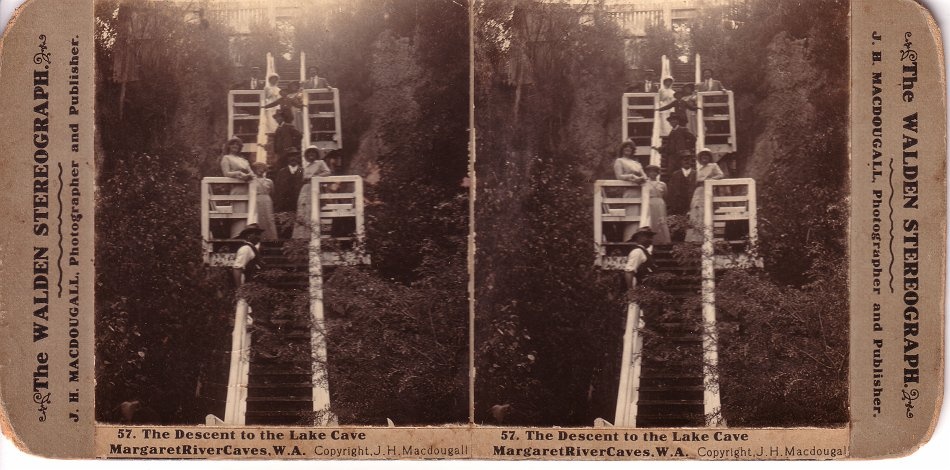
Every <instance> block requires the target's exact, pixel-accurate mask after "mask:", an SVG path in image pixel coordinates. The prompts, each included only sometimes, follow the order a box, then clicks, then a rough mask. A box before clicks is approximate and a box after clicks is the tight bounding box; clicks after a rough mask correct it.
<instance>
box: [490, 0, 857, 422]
mask: <svg viewBox="0 0 950 470" xmlns="http://www.w3.org/2000/svg"><path fill="white" fill-rule="evenodd" d="M800 3H801V2H795V1H782V2H766V1H757V0H752V1H748V2H735V3H733V4H730V5H728V6H726V7H719V6H707V7H704V10H703V12H702V13H701V16H700V18H699V19H698V20H697V23H694V24H692V25H691V26H692V27H691V28H690V34H691V35H692V45H691V49H692V50H695V51H696V52H699V53H701V54H702V55H703V64H704V66H707V67H712V68H714V69H716V70H717V71H718V73H717V76H716V78H719V79H721V80H723V81H724V83H725V84H726V86H728V87H729V88H730V89H733V90H734V91H735V94H736V98H737V107H738V110H737V114H738V116H739V119H740V122H739V129H738V133H739V138H740V142H739V148H740V149H741V151H742V152H745V153H743V154H740V155H739V157H740V159H739V161H740V163H741V165H740V168H739V170H740V174H741V172H745V173H746V174H748V175H750V176H753V177H755V178H757V189H758V201H759V216H760V218H759V238H760V240H759V242H760V244H759V245H760V246H758V247H757V249H758V250H759V253H761V254H762V256H763V258H764V260H765V262H766V269H765V270H760V271H753V272H739V271H737V272H735V273H729V274H722V275H723V276H724V277H723V278H722V279H720V281H721V284H720V285H719V287H718V288H717V297H718V298H719V299H721V300H720V301H721V302H722V304H721V305H720V308H721V309H722V311H723V312H724V313H723V314H722V315H724V316H725V317H724V319H723V323H722V325H721V327H722V328H723V331H726V332H724V333H723V334H722V340H723V345H722V346H721V348H722V349H721V350H722V358H723V359H722V361H721V366H722V369H721V375H722V378H721V379H722V381H721V385H722V387H723V390H724V392H723V393H724V410H723V412H724V414H725V415H726V417H727V419H729V420H730V421H729V422H730V424H733V423H743V424H748V425H756V426H763V425H781V423H796V424H811V425H818V424H831V423H841V422H843V421H844V420H846V416H847V415H846V413H847V399H846V396H847V395H846V393H843V391H845V390H846V387H847V382H846V371H847V365H846V362H844V360H845V359H844V358H846V352H847V341H846V338H847V311H848V309H847V296H846V292H847V290H846V285H845V284H844V283H843V281H841V280H842V279H844V274H843V273H845V272H846V271H845V269H846V268H845V266H846V263H845V262H844V260H845V259H846V258H845V252H846V250H845V248H844V247H845V245H844V226H843V225H842V221H844V220H846V217H845V216H844V214H845V213H846V212H845V208H846V207H847V206H846V199H845V197H846V189H845V188H846V185H845V182H846V176H847V152H846V148H845V145H846V142H847V134H846V128H845V127H844V126H845V125H846V124H845V123H846V119H845V116H846V112H847V87H846V85H847V75H846V73H847V72H846V70H847V55H846V54H847V38H846V37H845V36H844V34H845V32H846V28H844V27H843V25H845V24H846V22H844V21H843V19H844V18H845V15H846V14H847V7H846V5H845V4H844V3H842V2H838V1H835V0H811V1H809V2H806V3H807V4H808V5H810V6H811V7H812V8H815V9H817V10H816V11H823V12H825V14H824V15H822V17H821V18H819V19H814V18H808V19H806V18H804V15H801V11H803V10H802V9H801V8H802V7H801V5H800ZM477 8H478V10H477V12H476V15H477V16H476V20H477V21H476V30H475V40H476V44H475V45H476V47H475V62H476V63H475V66H476V72H475V73H476V76H475V81H476V85H475V87H476V88H475V90H476V91H475V93H476V94H475V100H476V103H475V106H476V109H477V110H478V113H477V115H476V127H477V129H478V139H477V141H476V145H477V160H476V171H477V176H478V188H477V198H476V207H475V211H476V213H475V216H476V233H477V239H476V244H477V251H476V266H475V267H476V271H475V281H476V298H477V299H478V302H477V303H476V345H477V351H476V368H477V370H478V375H477V377H476V391H475V393H476V410H475V411H476V420H477V421H492V420H494V421H496V422H497V420H498V417H497V416H494V415H493V414H492V413H491V412H490V410H491V409H492V407H498V406H503V405H510V406H509V407H508V408H506V409H508V410H510V412H509V414H508V417H506V419H507V420H508V421H510V422H514V423H516V424H532V425H546V424H558V425H575V424H576V425H589V424H590V423H591V422H592V421H593V420H594V418H597V417H606V418H609V417H611V416H612V411H613V405H614V399H615V397H616V381H617V370H618V359H619V355H620V350H619V349H620V341H621V340H620V332H621V331H622V328H623V325H622V322H623V317H622V315H623V307H622V306H623V302H624V300H625V299H624V297H623V295H622V294H623V289H622V288H621V287H620V283H619V280H617V279H616V278H614V277H612V276H613V275H610V274H607V273H598V272H597V271H596V269H595V268H594V267H593V266H592V254H593V244H592V243H591V242H590V241H589V240H590V232H591V229H590V207H591V203H592V201H591V194H590V192H591V191H590V189H591V183H592V180H593V179H597V178H610V176H609V172H608V168H609V164H610V162H611V161H612V160H613V157H614V155H615V147H614V142H617V141H618V140H619V132H614V130H619V128H620V123H619V119H617V117H619V114H620V113H619V110H616V109H614V108H612V107H611V103H614V102H616V101H617V98H618V97H619V96H620V94H621V93H622V90H621V89H619V87H620V85H621V84H622V83H623V80H622V67H623V60H622V55H621V54H622V51H621V50H620V45H621V44H622V41H621V39H620V36H619V34H618V32H617V31H616V29H613V27H612V26H611V24H610V20H609V19H607V18H606V17H605V16H603V15H602V12H600V11H599V10H598V9H597V7H596V6H595V7H592V9H590V10H588V11H585V12H580V11H578V10H576V9H572V8H568V7H566V6H565V5H562V4H557V3H553V2H550V3H549V2H545V3H538V2H528V1H524V2H515V4H514V5H513V6H512V4H511V2H492V1H486V2H481V3H480V4H479V5H478V7H477ZM582 14H583V15H584V16H583V18H584V19H583V20H581V16H582ZM594 26H597V28H596V29H595V28H594ZM819 47H820V48H821V49H819ZM676 48H677V44H676V37H675V35H674V34H672V33H669V32H660V31H654V34H653V35H652V36H651V38H649V39H647V40H646V41H645V42H643V43H641V45H640V51H639V54H638V55H639V56H640V57H641V58H644V57H647V56H649V57H653V56H656V58H655V59H650V58H645V59H643V60H647V61H649V63H650V64H651V65H649V66H651V67H656V64H659V55H662V54H666V55H673V54H675V51H676ZM819 51H822V52H819ZM513 64H514V65H513ZM525 64H526V65H525ZM511 70H515V71H518V70H529V71H530V73H523V72H517V73H511V72H510V71H511ZM803 195H807V197H803ZM819 280H821V281H822V282H823V283H822V284H821V285H820V286H819V285H818V284H817V283H818V282H819ZM833 280H837V281H833ZM658 282H659V281H658ZM789 284H791V285H789ZM743 286H746V287H748V288H749V289H752V288H756V289H762V290H761V291H757V292H755V293H754V294H753V293H751V291H745V290H742V287H743ZM720 290H721V291H722V293H721V295H720ZM651 292H652V293H653V294H654V295H650V293H649V292H647V291H646V290H643V291H642V292H640V293H639V295H640V297H641V298H640V299H639V300H638V301H642V302H646V303H650V302H652V305H653V308H654V309H657V310H661V311H668V312H671V313H677V312H680V311H682V310H692V309H694V308H697V307H698V305H696V302H692V303H690V302H686V303H682V302H680V301H678V300H676V299H673V298H671V297H670V296H668V295H662V292H660V291H658V290H656V289H653V290H651ZM753 296H755V299H752V297H753ZM832 297H833V299H832V300H831V301H829V300H828V299H829V298H832ZM743 299H747V300H750V301H752V300H754V302H752V303H750V304H748V305H745V306H743ZM819 307H820V308H819ZM774 308H782V309H784V310H783V311H785V312H789V314H788V315H787V317H788V320H787V322H798V323H796V329H795V331H796V333H795V334H791V335H781V336H776V333H775V332H774V331H772V332H771V333H770V334H771V335H772V336H768V337H766V336H765V334H766V331H768V330H769V328H770V327H771V326H774V325H775V324H776V323H775V320H774V319H773V318H772V316H773V314H772V312H771V311H770V309H774ZM811 312H817V313H811ZM814 315H818V317H815V316H814ZM800 319H805V320H806V321H805V322H804V323H802V322H801V321H800ZM819 319H820V321H817V320H819ZM783 321H784V320H783ZM787 322H786V323H782V325H786V324H787ZM806 324H807V325H809V326H810V329H809V330H808V331H804V330H802V329H801V328H802V327H803V326H804V325H806ZM765 325H769V326H765ZM789 327H791V326H789ZM735 332H741V334H737V333H735ZM647 336H649V335H647ZM767 340H768V341H767ZM762 341H767V343H766V344H770V345H774V347H773V351H770V352H769V355H768V357H770V358H778V357H779V356H782V355H784V356H783V357H782V360H781V361H780V362H777V363H776V369H775V373H777V374H780V376H781V377H783V378H788V377H794V378H796V380H797V381H796V383H795V386H794V388H790V389H788V390H786V391H784V392H782V393H784V394H782V393H778V391H775V389H774V387H773V385H774V383H777V382H778V381H777V380H776V379H775V376H774V375H770V374H771V372H769V369H768V368H767V367H761V362H760V360H761V358H760V357H753V355H754V351H751V350H748V349H747V350H746V351H747V352H748V353H745V352H743V350H742V349H741V348H743V347H745V348H753V345H755V344H758V343H759V342H762ZM799 351H809V353H810V354H811V353H812V352H817V354H820V356H818V355H816V356H815V357H816V358H819V357H820V364H821V367H825V366H828V367H827V368H825V369H823V370H822V371H821V372H820V373H817V374H815V375H814V376H813V375H811V374H810V372H809V371H810V370H811V369H812V368H813V367H815V366H816V364H818V363H819V362H816V361H814V360H812V359H811V358H809V357H808V356H807V355H806V354H802V353H797V352H799ZM773 352H774V354H773ZM793 352H796V354H792V353H793ZM839 359H840V360H839ZM836 361H837V362H836ZM832 364H833V366H831V365H832ZM749 371H755V372H754V373H755V374H757V375H756V376H755V377H754V379H749V377H748V376H749V374H750V372H749ZM743 380H744V381H745V382H742V381H743ZM740 382H741V383H740ZM770 387H772V388H770ZM820 387H824V388H823V390H822V394H820V395H810V394H812V393H817V392H818V389H819V388H820ZM760 389H761V390H762V393H764V394H765V395H764V396H765V397H766V398H767V401H766V402H763V403H761V406H759V407H757V408H755V407H747V406H745V405H744V404H746V403H753V402H755V401H756V400H757V399H758V396H757V395H756V393H758V390H760ZM780 396H781V397H784V398H785V399H787V400H789V402H790V403H801V404H802V405H800V406H803V407H804V406H806V405H804V404H805V403H806V401H807V400H808V399H809V397H811V396H821V397H823V398H827V400H825V401H823V403H822V404H821V405H819V406H813V407H811V409H809V410H807V411H804V412H792V411H790V410H791V407H786V406H780V405H779V404H778V403H777V401H778V399H779V398H778V397H780ZM842 417H844V419H842ZM506 422H507V421H506Z"/></svg>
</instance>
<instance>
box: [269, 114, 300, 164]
mask: <svg viewBox="0 0 950 470" xmlns="http://www.w3.org/2000/svg"><path fill="white" fill-rule="evenodd" d="M274 119H276V120H277V123H278V126H277V130H276V131H274V154H275V155H276V157H277V161H276V162H274V167H275V168H283V167H284V166H285V165H287V149H289V148H297V149H299V148H300V142H301V140H302V139H303V134H301V133H300V131H299V130H297V128H296V127H295V126H294V114H293V113H290V112H282V111H277V112H276V113H274Z"/></svg>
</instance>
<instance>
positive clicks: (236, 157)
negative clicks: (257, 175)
mask: <svg viewBox="0 0 950 470" xmlns="http://www.w3.org/2000/svg"><path fill="white" fill-rule="evenodd" d="M243 148H244V142H242V141H241V139H239V138H237V137H232V138H231V139H230V140H228V141H227V143H225V144H224V149H223V153H224V155H222V156H221V174H222V175H223V176H226V177H228V178H237V179H239V180H242V181H250V180H251V179H252V178H254V174H253V173H252V172H251V164H250V163H249V162H248V161H247V159H246V158H244V155H242V153H241V150H242V149H243ZM230 186H231V191H230V194H231V195H238V194H247V185H246V184H232V185H230ZM231 211H232V212H233V213H235V214H243V213H247V211H248V207H247V202H243V201H238V202H235V201H232V202H231ZM245 226H247V220H246V219H234V220H233V221H232V222H231V238H238V235H239V234H240V233H241V231H242V230H244V227H245Z"/></svg>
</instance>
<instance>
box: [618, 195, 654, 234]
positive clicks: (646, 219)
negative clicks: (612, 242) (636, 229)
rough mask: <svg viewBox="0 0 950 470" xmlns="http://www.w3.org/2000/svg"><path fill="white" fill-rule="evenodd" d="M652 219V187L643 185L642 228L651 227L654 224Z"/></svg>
mask: <svg viewBox="0 0 950 470" xmlns="http://www.w3.org/2000/svg"><path fill="white" fill-rule="evenodd" d="M650 217H651V214H650V185H648V184H642V185H640V227H649V226H650V225H651V222H653V221H652V220H650ZM624 241H626V240H624Z"/></svg>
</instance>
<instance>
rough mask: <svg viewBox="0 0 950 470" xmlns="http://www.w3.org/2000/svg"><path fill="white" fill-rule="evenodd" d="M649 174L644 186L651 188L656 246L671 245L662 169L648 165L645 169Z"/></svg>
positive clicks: (651, 206) (652, 219)
mask: <svg viewBox="0 0 950 470" xmlns="http://www.w3.org/2000/svg"><path fill="white" fill-rule="evenodd" d="M643 170H644V171H645V172H646V174H647V182H646V183H644V184H643V186H649V188H650V228H652V229H653V230H654V232H655V234H654V235H653V244H654V245H669V244H670V227H669V225H667V223H666V199H665V198H666V183H664V182H662V181H660V167H659V166H657V165H647V166H646V168H644V169H643Z"/></svg>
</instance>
